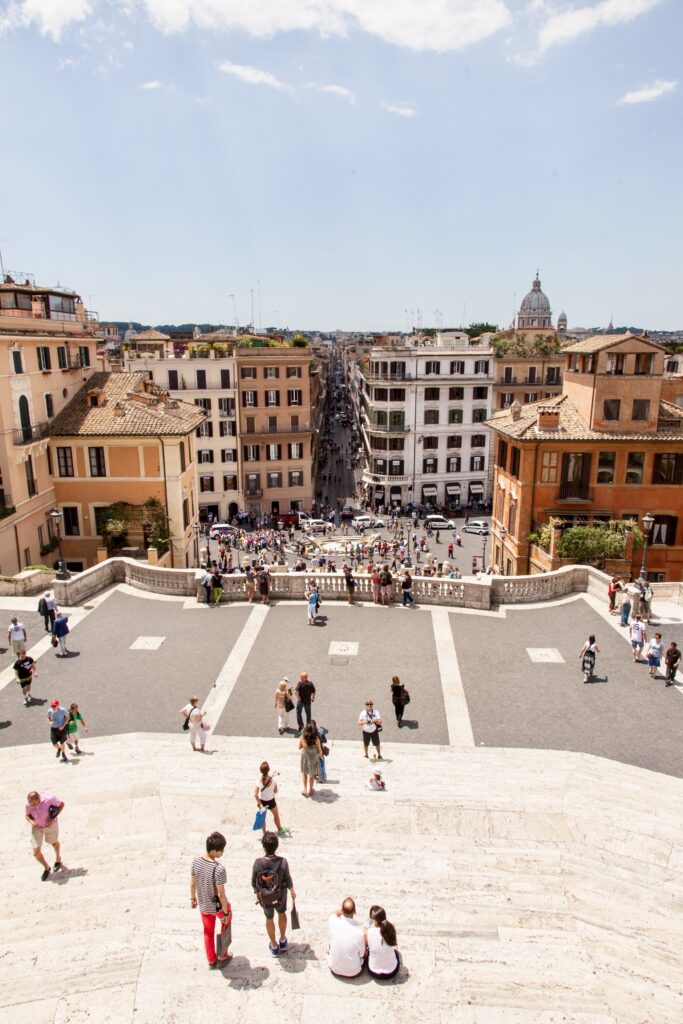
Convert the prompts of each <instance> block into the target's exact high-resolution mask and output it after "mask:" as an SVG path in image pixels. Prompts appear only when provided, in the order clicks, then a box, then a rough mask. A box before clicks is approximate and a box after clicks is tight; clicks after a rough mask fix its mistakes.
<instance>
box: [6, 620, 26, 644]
mask: <svg viewBox="0 0 683 1024" xmlns="http://www.w3.org/2000/svg"><path fill="white" fill-rule="evenodd" d="M24 632H25V630H24V625H23V623H22V622H17V624H16V626H15V625H14V624H12V625H11V626H10V628H9V637H10V640H12V641H18V640H23V639H24Z"/></svg>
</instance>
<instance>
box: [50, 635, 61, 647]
mask: <svg viewBox="0 0 683 1024" xmlns="http://www.w3.org/2000/svg"><path fill="white" fill-rule="evenodd" d="M50 643H51V644H52V646H53V647H58V646H59V640H58V639H57V637H56V636H55V635H54V634H53V635H52V637H51V638H50Z"/></svg>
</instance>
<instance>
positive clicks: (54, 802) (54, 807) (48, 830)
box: [26, 789, 64, 882]
mask: <svg viewBox="0 0 683 1024" xmlns="http://www.w3.org/2000/svg"><path fill="white" fill-rule="evenodd" d="M26 800H27V804H26V820H27V821H28V823H29V825H30V826H31V847H32V849H33V856H34V857H35V858H36V860H37V861H38V863H39V864H42V865H43V873H42V875H41V876H40V878H41V881H43V882H47V880H48V878H49V877H50V874H51V872H52V870H53V869H52V868H51V867H50V865H49V864H48V862H47V861H46V860H45V857H44V856H43V851H42V845H43V840H45V842H47V843H49V844H50V846H52V848H53V849H54V851H55V866H54V870H55V871H61V870H62V868H63V867H64V865H63V864H62V850H61V847H60V845H59V824H58V822H57V817H58V815H60V814H61V813H62V811H63V810H64V801H63V800H60V799H59V797H56V796H44V795H43V794H42V793H38V792H37V791H36V790H35V789H34V790H32V791H31V792H30V793H29V795H28V796H27V798H26Z"/></svg>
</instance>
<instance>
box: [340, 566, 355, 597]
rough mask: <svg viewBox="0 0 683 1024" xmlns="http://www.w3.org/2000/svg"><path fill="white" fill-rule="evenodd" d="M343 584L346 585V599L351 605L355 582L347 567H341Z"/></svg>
mask: <svg viewBox="0 0 683 1024" xmlns="http://www.w3.org/2000/svg"><path fill="white" fill-rule="evenodd" d="M342 571H343V573H344V583H345V585H346V594H347V597H348V602H349V604H353V592H354V590H355V589H356V581H355V579H354V578H353V573H352V572H351V569H350V568H349V566H348V565H345V566H344V567H343V570H342Z"/></svg>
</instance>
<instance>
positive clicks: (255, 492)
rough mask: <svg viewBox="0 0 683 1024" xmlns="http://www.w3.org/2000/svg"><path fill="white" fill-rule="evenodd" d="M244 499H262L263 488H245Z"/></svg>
mask: <svg viewBox="0 0 683 1024" xmlns="http://www.w3.org/2000/svg"><path fill="white" fill-rule="evenodd" d="M244 497H245V498H262V497H263V488H262V487H245V489H244Z"/></svg>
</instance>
